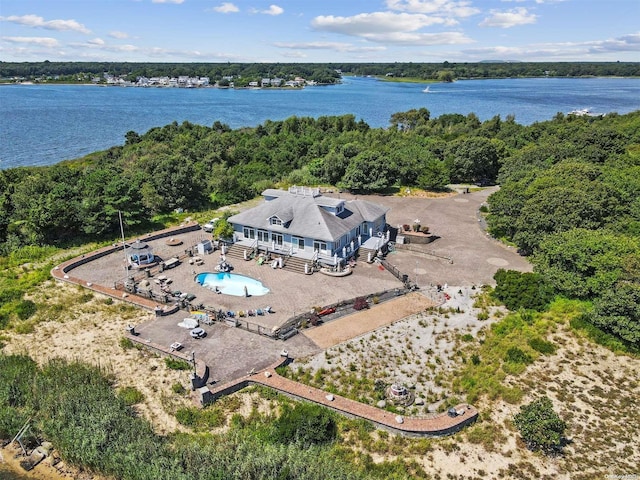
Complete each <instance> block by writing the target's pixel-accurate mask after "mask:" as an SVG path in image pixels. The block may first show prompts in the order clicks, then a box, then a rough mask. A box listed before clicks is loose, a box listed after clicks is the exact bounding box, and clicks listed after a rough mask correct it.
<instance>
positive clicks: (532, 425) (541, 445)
mask: <svg viewBox="0 0 640 480" xmlns="http://www.w3.org/2000/svg"><path fill="white" fill-rule="evenodd" d="M513 422H514V424H515V426H516V427H517V428H518V430H519V431H520V435H522V439H523V440H524V441H525V443H526V444H527V446H528V447H529V448H530V449H531V450H543V451H545V452H547V453H550V452H553V451H558V450H560V449H561V448H562V440H563V435H564V431H565V429H566V428H567V425H566V423H565V422H563V421H562V420H561V419H560V417H559V416H558V414H557V413H556V412H554V410H553V404H552V403H551V400H549V398H548V397H541V398H539V399H537V400H534V401H533V402H531V403H530V404H528V405H523V406H521V407H520V413H518V414H516V415H515V417H514V418H513Z"/></svg>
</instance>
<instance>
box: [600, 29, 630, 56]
mask: <svg viewBox="0 0 640 480" xmlns="http://www.w3.org/2000/svg"><path fill="white" fill-rule="evenodd" d="M605 52H640V32H639V33H630V34H628V35H623V36H621V37H618V38H613V39H609V40H602V41H597V42H592V43H591V45H590V47H589V53H605Z"/></svg>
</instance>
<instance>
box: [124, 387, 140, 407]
mask: <svg viewBox="0 0 640 480" xmlns="http://www.w3.org/2000/svg"><path fill="white" fill-rule="evenodd" d="M118 397H120V398H121V399H122V401H123V402H124V403H125V404H126V405H135V404H136V403H140V402H142V401H143V400H144V395H143V393H142V392H141V391H140V390H138V389H137V388H136V387H123V388H121V389H120V391H119V392H118Z"/></svg>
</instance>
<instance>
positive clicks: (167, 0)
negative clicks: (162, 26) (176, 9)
mask: <svg viewBox="0 0 640 480" xmlns="http://www.w3.org/2000/svg"><path fill="white" fill-rule="evenodd" d="M151 3H175V4H176V5H180V4H181V3H184V0H151Z"/></svg>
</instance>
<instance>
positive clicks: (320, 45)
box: [273, 42, 386, 52]
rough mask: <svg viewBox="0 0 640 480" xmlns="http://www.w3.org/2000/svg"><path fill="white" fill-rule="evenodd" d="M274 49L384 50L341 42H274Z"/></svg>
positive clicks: (382, 48)
mask: <svg viewBox="0 0 640 480" xmlns="http://www.w3.org/2000/svg"><path fill="white" fill-rule="evenodd" d="M273 46H274V47H278V48H286V49H292V50H334V51H338V52H379V51H383V50H386V48H385V47H360V46H357V45H353V44H351V43H343V42H307V43H285V42H276V43H274V44H273Z"/></svg>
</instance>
